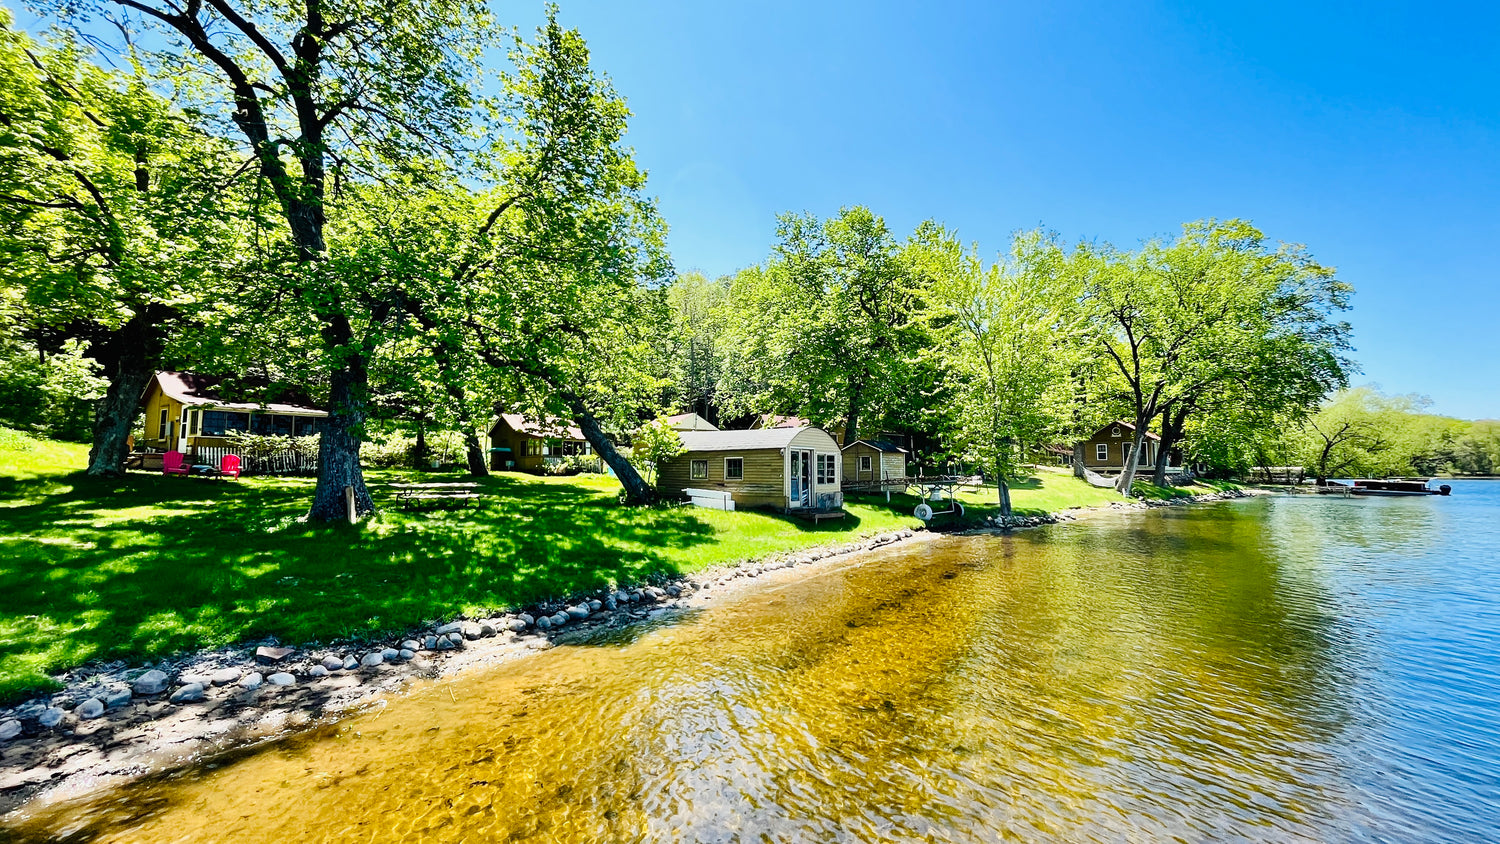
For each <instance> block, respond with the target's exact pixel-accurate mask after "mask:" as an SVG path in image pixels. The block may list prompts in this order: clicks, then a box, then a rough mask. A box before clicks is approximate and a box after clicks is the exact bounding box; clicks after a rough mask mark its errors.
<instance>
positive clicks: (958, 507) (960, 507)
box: [953, 501, 964, 516]
mask: <svg viewBox="0 0 1500 844" xmlns="http://www.w3.org/2000/svg"><path fill="white" fill-rule="evenodd" d="M953 512H955V513H957V514H959V515H960V516H962V515H963V514H964V505H962V504H960V503H958V502H957V501H954V502H953Z"/></svg>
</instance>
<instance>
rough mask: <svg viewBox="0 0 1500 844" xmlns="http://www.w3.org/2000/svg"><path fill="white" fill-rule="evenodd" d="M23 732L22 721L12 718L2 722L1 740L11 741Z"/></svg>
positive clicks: (0, 728)
mask: <svg viewBox="0 0 1500 844" xmlns="http://www.w3.org/2000/svg"><path fill="white" fill-rule="evenodd" d="M20 734H21V722H20V721H17V720H16V719H14V718H12V719H10V720H9V721H6V722H5V723H3V724H0V741H10V740H11V739H13V738H15V737H16V736H18V735H20Z"/></svg>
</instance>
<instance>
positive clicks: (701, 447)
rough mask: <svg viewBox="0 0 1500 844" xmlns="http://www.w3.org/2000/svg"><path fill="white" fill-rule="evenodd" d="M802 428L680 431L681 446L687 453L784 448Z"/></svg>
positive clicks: (803, 428) (804, 428) (805, 428)
mask: <svg viewBox="0 0 1500 844" xmlns="http://www.w3.org/2000/svg"><path fill="white" fill-rule="evenodd" d="M807 430H811V429H810V428H807V427H802V428H752V429H751V430H748V431H681V432H679V433H678V434H677V436H679V437H681V438H682V446H683V448H685V449H687V450H688V451H751V450H754V449H758V448H776V449H781V448H786V447H787V446H789V445H791V444H792V440H793V439H795V438H796V437H797V435H798V434H800V433H802V432H803V431H807Z"/></svg>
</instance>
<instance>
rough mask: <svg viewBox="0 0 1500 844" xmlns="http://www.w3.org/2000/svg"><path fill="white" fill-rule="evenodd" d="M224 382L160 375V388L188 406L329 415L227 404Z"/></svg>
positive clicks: (290, 407) (299, 407)
mask: <svg viewBox="0 0 1500 844" xmlns="http://www.w3.org/2000/svg"><path fill="white" fill-rule="evenodd" d="M223 380H224V379H223V378H220V377H218V376H213V375H199V374H197V373H195V372H168V371H162V372H158V373H156V385H157V386H158V387H160V388H161V391H162V393H163V394H164V395H166V396H167V397H168V398H170V399H173V400H175V401H179V402H182V403H183V404H186V405H194V406H201V407H217V408H224V409H225V410H252V411H253V410H258V411H261V412H263V413H297V414H302V415H305V416H327V415H328V412H327V411H325V410H323V409H321V408H317V407H313V406H311V405H310V404H285V403H280V402H253V401H251V402H245V401H239V402H236V401H225V400H223V399H222V398H220V397H219V391H218V388H219V384H220V383H221V382H222V381H223Z"/></svg>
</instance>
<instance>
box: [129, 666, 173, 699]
mask: <svg viewBox="0 0 1500 844" xmlns="http://www.w3.org/2000/svg"><path fill="white" fill-rule="evenodd" d="M134 688H135V693H136V694H138V695H159V694H161V693H162V692H164V691H166V690H167V674H166V672H165V671H158V670H156V669H155V668H153V669H151V670H150V671H147V672H146V673H145V674H142V675H141V676H139V677H137V678H136V679H135V686H134Z"/></svg>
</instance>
